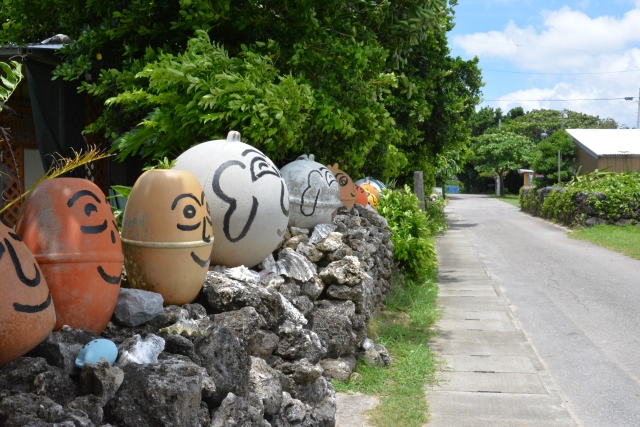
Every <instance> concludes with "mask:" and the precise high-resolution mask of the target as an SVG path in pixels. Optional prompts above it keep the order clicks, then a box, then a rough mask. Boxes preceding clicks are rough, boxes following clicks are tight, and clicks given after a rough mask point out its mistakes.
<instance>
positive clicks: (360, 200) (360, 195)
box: [355, 185, 369, 208]
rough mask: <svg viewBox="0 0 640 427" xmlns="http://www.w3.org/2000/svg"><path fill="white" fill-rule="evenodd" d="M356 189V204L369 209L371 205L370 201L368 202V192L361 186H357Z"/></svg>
mask: <svg viewBox="0 0 640 427" xmlns="http://www.w3.org/2000/svg"><path fill="white" fill-rule="evenodd" d="M355 187H356V201H355V202H356V203H357V204H359V205H360V206H364V207H365V208H366V207H367V204H368V203H369V200H367V192H366V191H364V188H362V187H360V186H359V185H355Z"/></svg>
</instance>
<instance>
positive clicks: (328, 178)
mask: <svg viewBox="0 0 640 427" xmlns="http://www.w3.org/2000/svg"><path fill="white" fill-rule="evenodd" d="M320 172H321V173H323V174H324V179H325V181H327V186H328V187H331V185H332V184H333V183H334V182H336V177H335V176H334V175H333V172H331V171H330V170H329V169H327V168H325V167H321V168H320Z"/></svg>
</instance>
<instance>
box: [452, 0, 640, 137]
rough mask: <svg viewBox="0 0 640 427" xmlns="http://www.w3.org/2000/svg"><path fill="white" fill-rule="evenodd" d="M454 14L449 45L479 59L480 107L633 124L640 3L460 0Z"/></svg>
mask: <svg viewBox="0 0 640 427" xmlns="http://www.w3.org/2000/svg"><path fill="white" fill-rule="evenodd" d="M454 10H455V16H456V17H455V23H456V26H455V28H454V29H453V30H452V31H451V32H450V33H449V45H450V48H451V51H452V54H453V55H454V56H458V55H459V56H461V57H463V58H465V59H470V58H473V57H474V56H478V58H480V68H482V69H483V73H482V74H483V80H484V81H485V83H486V86H484V87H483V89H482V91H483V98H484V99H485V100H487V101H485V102H484V103H483V104H482V105H483V106H484V105H490V106H492V107H501V108H502V109H503V110H505V111H506V110H509V109H511V108H513V107H516V106H522V107H523V108H524V109H525V110H531V109H536V108H552V109H556V110H562V109H563V108H566V109H569V110H574V111H580V112H583V113H587V114H593V115H598V116H600V117H611V118H613V119H615V120H616V121H617V122H618V123H619V124H621V125H622V124H624V125H627V126H629V127H636V120H637V110H638V91H639V89H640V0H635V1H631V0H610V1H600V0H566V1H556V0H538V1H528V0H459V4H458V6H456V7H455V9H454ZM491 70H499V71H506V72H497V71H491ZM635 70H637V71H635ZM534 73H537V74H534ZM585 73H589V74H585ZM554 74H561V75H554ZM629 96H632V97H634V100H633V101H625V100H622V99H616V100H606V99H609V98H621V97H629ZM551 99H560V100H562V101H560V102H556V101H545V100H551ZM576 99H581V101H570V100H576ZM593 99H605V100H593ZM492 100H497V101H492Z"/></svg>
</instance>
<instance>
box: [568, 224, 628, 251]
mask: <svg viewBox="0 0 640 427" xmlns="http://www.w3.org/2000/svg"><path fill="white" fill-rule="evenodd" d="M569 237H573V238H574V239H580V240H586V241H587V242H591V243H595V244H596V245H600V246H604V247H605V248H608V249H611V250H613V251H616V252H620V253H623V254H625V255H627V256H630V257H631V258H635V259H640V227H637V226H634V225H628V226H626V227H620V226H617V225H596V226H594V227H589V228H584V229H581V230H578V231H574V232H571V233H569Z"/></svg>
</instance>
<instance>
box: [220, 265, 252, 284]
mask: <svg viewBox="0 0 640 427" xmlns="http://www.w3.org/2000/svg"><path fill="white" fill-rule="evenodd" d="M224 274H225V275H227V276H228V277H230V278H232V279H235V280H239V281H241V282H247V283H258V282H259V281H260V275H259V274H258V273H256V272H255V271H253V270H249V269H248V268H247V267H245V266H244V265H241V266H239V267H234V268H225V269H224Z"/></svg>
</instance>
